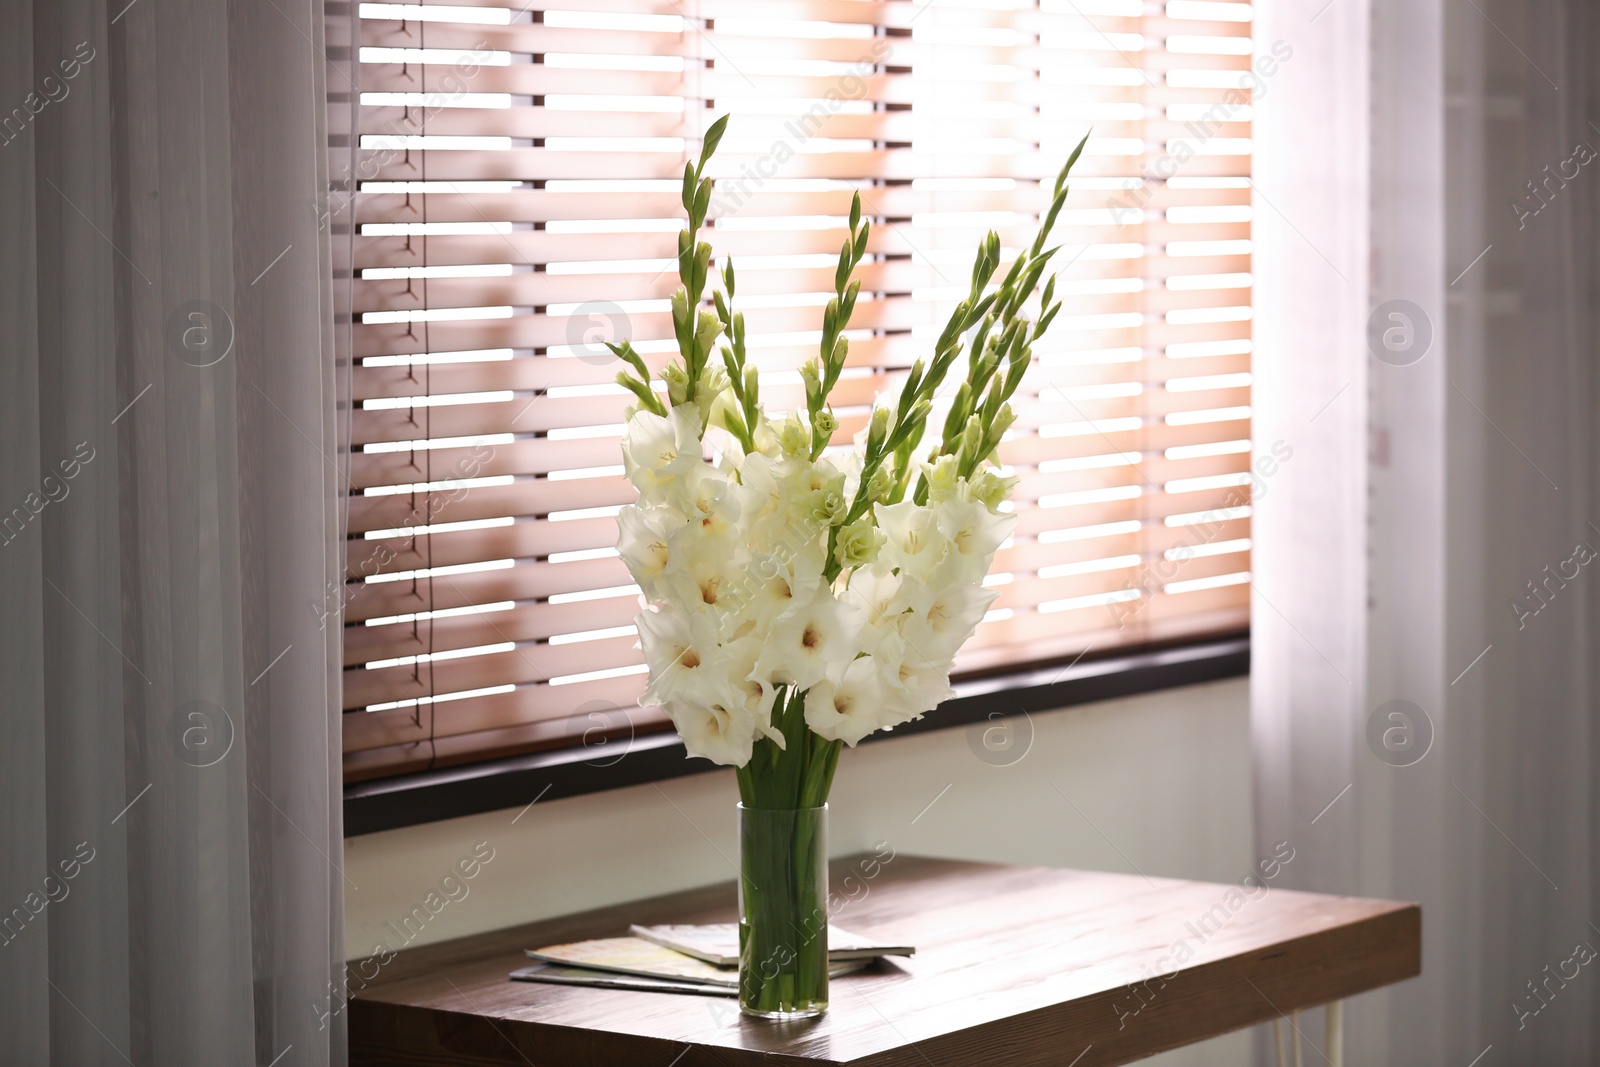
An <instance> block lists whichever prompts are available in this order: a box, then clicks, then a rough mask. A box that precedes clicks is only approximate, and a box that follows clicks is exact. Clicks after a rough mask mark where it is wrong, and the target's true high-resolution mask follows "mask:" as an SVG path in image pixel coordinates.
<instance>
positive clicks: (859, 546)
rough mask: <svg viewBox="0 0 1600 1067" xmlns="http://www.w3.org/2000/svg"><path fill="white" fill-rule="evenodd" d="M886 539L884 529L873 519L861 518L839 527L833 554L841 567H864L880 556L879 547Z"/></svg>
mask: <svg viewBox="0 0 1600 1067" xmlns="http://www.w3.org/2000/svg"><path fill="white" fill-rule="evenodd" d="M885 540H887V539H886V538H885V537H884V534H883V531H882V530H879V529H878V528H877V527H876V526H874V525H873V524H872V520H871V519H861V520H859V521H857V522H852V523H851V524H850V525H849V526H841V527H840V528H839V533H838V536H837V537H836V538H835V540H834V546H833V555H834V558H835V559H836V560H838V561H839V565H840V566H841V567H864V566H866V565H867V564H869V563H871V562H872V561H873V560H875V559H877V558H878V549H880V548H882V547H883V543H884V541H885Z"/></svg>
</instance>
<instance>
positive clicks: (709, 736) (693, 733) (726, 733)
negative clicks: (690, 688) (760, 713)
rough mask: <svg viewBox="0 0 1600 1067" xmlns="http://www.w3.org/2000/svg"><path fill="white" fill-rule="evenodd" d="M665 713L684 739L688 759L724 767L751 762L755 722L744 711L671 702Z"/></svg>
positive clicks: (718, 705)
mask: <svg viewBox="0 0 1600 1067" xmlns="http://www.w3.org/2000/svg"><path fill="white" fill-rule="evenodd" d="M663 710H664V711H665V712H666V713H667V718H669V719H671V720H672V725H673V726H675V727H677V729H678V733H679V734H680V735H681V736H682V737H683V747H684V749H685V750H687V751H688V753H689V755H691V756H703V757H705V758H706V759H708V760H710V761H711V762H712V763H719V764H721V765H722V766H724V767H743V766H744V765H745V764H746V763H749V762H750V750H751V746H752V745H754V743H755V720H754V719H752V718H751V717H750V716H749V715H748V714H747V713H745V712H744V711H743V710H742V709H740V710H734V709H730V708H728V707H725V706H723V705H721V704H709V705H708V704H686V703H680V702H678V701H671V702H669V703H668V704H666V705H665V706H664V708H663Z"/></svg>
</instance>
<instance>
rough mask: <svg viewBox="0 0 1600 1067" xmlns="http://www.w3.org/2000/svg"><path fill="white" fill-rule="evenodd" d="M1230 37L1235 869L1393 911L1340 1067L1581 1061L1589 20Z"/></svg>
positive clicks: (1598, 596) (1588, 630)
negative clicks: (1251, 242)
mask: <svg viewBox="0 0 1600 1067" xmlns="http://www.w3.org/2000/svg"><path fill="white" fill-rule="evenodd" d="M1258 11H1260V12H1261V16H1262V17H1261V18H1260V20H1259V22H1258V25H1257V33H1258V36H1259V37H1260V38H1261V39H1262V40H1264V41H1270V40H1273V39H1277V38H1282V39H1285V40H1287V41H1289V42H1290V43H1291V44H1292V45H1293V47H1294V48H1295V56H1294V59H1293V60H1292V61H1291V62H1289V63H1286V64H1285V65H1284V69H1283V72H1282V73H1281V75H1280V76H1279V77H1278V79H1277V80H1276V81H1275V82H1274V83H1273V84H1272V86H1271V89H1270V92H1269V93H1267V94H1266V95H1265V96H1264V97H1263V98H1262V99H1261V101H1260V106H1259V110H1258V113H1257V132H1256V136H1257V142H1256V145H1257V147H1256V151H1257V153H1258V155H1257V159H1258V161H1259V165H1258V171H1257V177H1256V179H1255V180H1256V184H1257V192H1258V195H1257V198H1256V215H1255V226H1256V232H1257V236H1258V246H1257V250H1256V277H1257V286H1258V290H1257V307H1258V322H1257V353H1256V376H1257V378H1256V389H1257V402H1258V408H1257V412H1258V414H1257V433H1258V437H1259V439H1260V441H1261V442H1262V445H1263V447H1265V446H1266V445H1268V444H1270V443H1271V442H1272V441H1274V440H1275V439H1278V438H1282V439H1284V440H1286V441H1288V442H1290V443H1291V444H1292V445H1293V446H1294V448H1295V456H1294V460H1293V462H1291V463H1288V464H1285V465H1284V468H1283V473H1282V475H1281V477H1280V479H1279V480H1278V482H1277V484H1274V486H1273V487H1272V492H1271V493H1269V494H1267V495H1266V496H1265V497H1264V498H1263V499H1262V500H1261V501H1260V502H1259V504H1258V510H1257V514H1256V517H1255V523H1256V536H1257V545H1256V564H1255V568H1256V569H1255V575H1254V584H1255V587H1256V597H1255V600H1254V602H1253V609H1254V610H1253V616H1252V619H1253V622H1252V626H1253V641H1254V657H1253V678H1252V721H1253V732H1254V738H1255V749H1256V751H1255V758H1256V766H1257V775H1256V798H1257V834H1258V843H1259V844H1260V845H1261V847H1263V848H1268V847H1270V845H1271V843H1272V842H1275V841H1279V840H1283V839H1285V838H1287V839H1289V840H1292V841H1294V842H1295V844H1296V847H1297V850H1298V858H1297V860H1296V862H1295V864H1294V866H1293V868H1292V869H1291V870H1290V871H1288V872H1287V874H1288V877H1289V878H1290V880H1291V884H1292V885H1294V886H1295V887H1296V888H1304V889H1314V890H1319V891H1324V892H1344V893H1358V894H1363V895H1371V896H1384V897H1394V898H1401V899H1411V900H1417V901H1420V902H1421V903H1422V905H1423V941H1424V959H1423V975H1422V977H1421V978H1420V979H1417V980H1413V981H1411V982H1408V983H1405V984H1403V985H1400V986H1398V987H1395V988H1393V989H1391V990H1388V991H1385V992H1382V993H1375V994H1369V995H1366V996H1363V997H1360V998H1357V999H1356V1000H1355V1001H1354V1002H1353V1003H1352V1005H1351V1008H1350V1012H1349V1015H1348V1021H1347V1040H1348V1042H1349V1045H1348V1048H1349V1053H1348V1055H1349V1059H1348V1062H1351V1063H1373V1064H1400V1063H1404V1064H1419V1065H1422V1064H1441V1065H1455V1067H1465V1065H1466V1064H1468V1063H1472V1062H1481V1063H1482V1064H1483V1065H1485V1067H1488V1065H1491V1064H1494V1065H1498V1064H1530V1065H1541V1067H1542V1065H1555V1064H1587V1063H1593V1062H1596V1058H1597V1056H1600V972H1596V970H1595V966H1596V965H1595V964H1594V963H1589V962H1587V960H1588V958H1589V956H1590V953H1591V952H1592V951H1593V950H1595V949H1600V928H1597V927H1596V926H1595V925H1592V924H1593V923H1595V922H1600V912H1597V910H1596V908H1595V903H1596V889H1597V886H1600V839H1597V833H1596V829H1597V826H1600V805H1597V800H1596V792H1595V786H1594V781H1595V771H1596V769H1597V766H1600V728H1597V727H1600V723H1597V719H1596V711H1595V696H1596V682H1597V677H1596V673H1597V664H1600V629H1597V628H1600V622H1597V616H1596V608H1597V607H1600V581H1597V578H1600V570H1597V569H1596V566H1595V564H1596V563H1597V562H1600V559H1596V557H1595V555H1594V553H1595V552H1596V550H1600V506H1597V500H1596V496H1597V494H1600V451H1597V445H1600V441H1597V438H1596V418H1595V411H1596V401H1597V400H1600V392H1597V387H1600V383H1597V380H1596V379H1597V375H1596V371H1597V368H1600V362H1597V360H1596V355H1595V337H1594V333H1593V330H1594V322H1593V318H1592V313H1591V308H1592V307H1594V306H1595V300H1596V298H1597V296H1600V292H1597V284H1596V283H1597V277H1596V273H1597V272H1596V265H1595V258H1594V257H1595V253H1594V248H1595V241H1596V237H1597V233H1596V230H1595V207H1596V204H1597V200H1600V159H1597V158H1596V156H1595V152H1596V149H1600V93H1597V85H1600V82H1597V78H1596V71H1595V66H1596V64H1595V61H1594V59H1593V58H1592V57H1593V56H1594V53H1595V48H1596V45H1597V44H1600V12H1595V11H1593V10H1592V9H1591V5H1590V4H1589V3H1587V2H1586V0H1539V2H1529V3H1522V2H1514V0H1394V2H1384V3H1371V2H1369V3H1363V2H1361V0H1333V3H1331V4H1327V5H1326V6H1323V5H1321V4H1313V5H1310V6H1309V7H1307V6H1302V5H1289V4H1269V5H1260V6H1259V7H1258ZM1529 183H1532V184H1531V185H1530V184H1529ZM1591 561H1592V562H1591ZM1397 701H1400V702H1404V703H1394V702H1397ZM1597 962H1600V961H1597ZM1320 1029H1321V1028H1320V1026H1318V1025H1312V1026H1308V1027H1306V1028H1305V1030H1306V1034H1307V1036H1308V1037H1310V1038H1311V1039H1313V1040H1316V1041H1319V1042H1320ZM1307 1056H1308V1057H1310V1059H1311V1061H1312V1062H1315V1061H1316V1055H1315V1054H1314V1053H1312V1052H1310V1051H1309V1049H1308V1051H1307ZM1479 1056H1482V1057H1483V1059H1482V1060H1481V1061H1478V1060H1477V1059H1476V1058H1477V1057H1479Z"/></svg>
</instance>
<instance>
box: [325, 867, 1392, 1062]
mask: <svg viewBox="0 0 1600 1067" xmlns="http://www.w3.org/2000/svg"><path fill="white" fill-rule="evenodd" d="M884 855H885V856H887V857H888V858H887V861H884V860H883V859H878V860H876V861H875V860H874V857H872V856H870V855H865V856H857V857H847V858H845V859H841V860H836V861H835V862H834V864H833V868H832V888H833V891H834V892H835V893H836V894H837V902H838V905H839V906H838V910H837V911H836V912H835V913H834V914H833V916H832V921H833V922H835V923H837V924H838V925H840V926H842V927H845V928H846V929H848V930H850V931H852V932H854V933H859V934H863V935H867V936H872V937H879V938H885V939H888V940H891V941H895V942H908V943H911V944H914V945H916V946H917V952H916V955H915V956H913V957H911V958H909V959H885V960H880V961H878V962H877V963H875V964H873V966H872V967H870V968H869V969H867V970H865V971H862V972H859V973H857V974H853V975H849V976H846V977H843V978H836V979H834V981H833V982H832V983H831V989H830V992H831V1001H832V1006H831V1008H830V1010H829V1011H828V1013H827V1014H826V1015H825V1016H823V1017H822V1018H821V1019H816V1020H807V1021H804V1022H795V1023H769V1022H763V1021H758V1020H754V1019H748V1018H745V1017H743V1016H741V1015H740V1014H739V1012H738V1010H737V1004H736V1001H734V1000H732V999H728V998H715V997H697V996H684V995H675V994H668V993H644V992H632V991H623V990H611V989H594V988H588V987H578V986H560V985H546V984H539V983H532V982H514V981H511V980H509V979H508V978H507V975H509V973H510V972H511V971H513V970H515V969H517V968H519V967H522V966H525V965H526V964H527V963H528V962H529V961H527V960H526V959H525V958H524V957H523V954H522V950H523V949H525V948H536V947H539V946H541V945H548V944H554V943H559V942H564V941H573V940H580V939H585V938H592V937H609V936H619V935H622V934H625V933H626V932H627V928H628V925H629V923H669V922H678V923H684V922H730V921H732V920H733V919H734V918H735V894H734V886H733V883H732V882H731V881H729V882H726V883H723V884H720V885H715V886H709V887H706V888H703V889H695V890H690V891H687V892H682V893H674V894H671V895H668V896H662V897H656V898H653V899H650V900H643V901H637V902H634V903H630V904H625V905H617V906H613V907H607V908H601V909H598V910H595V911H589V912H583V913H581V914H576V915H569V916H564V917H562V918H558V919H551V920H547V921H543V922H537V923H531V924H528V925H525V926H518V927H512V928H510V929H505V930H497V931H494V932H491V933H486V934H479V935H475V936H473V937H467V938H462V939H460V940H456V941H450V942H445V943H442V944H437V945H430V946H426V947H422V948H417V949H413V950H409V951H405V952H400V953H398V954H396V955H395V956H394V958H393V959H391V960H390V961H389V962H387V963H386V964H384V965H383V966H382V967H381V969H380V970H379V973H378V974H377V976H376V978H374V979H372V980H371V981H369V982H366V983H365V984H364V987H362V986H363V983H362V982H361V981H359V980H352V983H351V989H352V994H351V997H350V1000H349V1004H348V1009H347V1010H348V1012H349V1026H350V1051H351V1064H352V1065H353V1067H379V1065H381V1067H424V1065H426V1067H446V1065H448V1067H490V1065H493V1067H516V1065H532V1067H613V1065H619V1067H712V1065H715V1067H738V1065H744V1064H767V1065H778V1064H783V1065H792V1067H810V1065H822V1064H841V1065H842V1064H849V1065H852V1067H900V1065H905V1067H963V1065H968V1064H986V1065H987V1064H995V1065H1002V1064H1003V1065H1007V1067H1010V1065H1018V1067H1034V1065H1038V1067H1044V1065H1047V1064H1048V1065H1053V1067H1067V1065H1068V1064H1072V1065H1073V1067H1104V1065H1108V1064H1119V1063H1128V1062H1130V1061H1133V1060H1136V1059H1141V1058H1143V1057H1145V1056H1150V1055H1153V1054H1155V1053H1157V1052H1161V1051H1163V1050H1166V1049H1170V1048H1175V1047H1177V1046H1180V1045H1186V1044H1190V1043H1192V1042H1195V1041H1200V1040H1203V1039H1205V1038H1208V1037H1212V1036H1215V1035H1217V1034H1221V1033H1226V1032H1228V1031H1230V1030H1235V1029H1238V1028H1240V1027H1244V1026H1250V1025H1252V1024H1256V1023H1260V1022H1264V1021H1267V1020H1270V1019H1273V1018H1276V1017H1278V1016H1279V1014H1280V1013H1287V1012H1290V1011H1292V1010H1294V1009H1297V1008H1307V1007H1312V1006H1315V1005H1318V1004H1323V1003H1326V1002H1328V1001H1331V1000H1336V999H1339V998H1343V997H1348V996H1351V995H1353V994H1356V993H1360V992H1364V991H1366V990H1370V989H1375V988H1377V987H1379V986H1383V985H1386V984H1388V983H1391V982H1397V981H1401V980H1403V979H1405V978H1410V977H1413V976H1415V975H1417V974H1419V973H1420V971H1421V959H1422V914H1421V909H1420V908H1418V907H1417V906H1416V905H1414V904H1406V903H1397V902H1394V901H1386V900H1367V899H1360V898H1355V897H1338V896H1325V895H1322V894H1316V893H1300V892H1293V891H1290V890H1286V889H1275V888H1271V882H1270V881H1264V880H1262V881H1257V882H1253V883H1251V884H1249V885H1242V884H1237V883H1235V884H1214V883H1207V882H1188V881H1179V880H1175V879H1168V878H1145V877H1142V876H1140V875H1136V874H1135V875H1126V874H1108V873H1104V872H1095V871H1076V870H1056V869H1050V868H1041V867H1010V866H1002V865H998V864H985V863H967V862H960V861H954V860H939V859H927V858H922V857H915V856H907V855H899V856H894V855H892V853H884ZM530 891H531V887H530ZM366 973H368V974H370V973H371V969H370V966H369V969H368V971H367V972H366ZM1075 1057H1076V1058H1075Z"/></svg>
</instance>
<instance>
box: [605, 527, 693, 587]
mask: <svg viewBox="0 0 1600 1067" xmlns="http://www.w3.org/2000/svg"><path fill="white" fill-rule="evenodd" d="M682 525H683V516H682V515H679V514H678V512H677V511H675V510H674V509H672V508H666V507H660V508H650V509H649V510H646V509H644V508H640V507H636V506H635V505H632V504H629V505H627V506H625V507H624V508H623V509H622V510H621V511H619V512H617V555H619V556H621V557H622V561H623V562H624V563H626V564H627V565H628V571H629V573H631V574H632V575H633V579H634V581H636V582H638V583H639V588H640V589H641V590H643V591H644V595H645V596H646V597H648V598H649V599H651V600H659V599H660V582H659V579H660V578H661V576H662V574H664V573H665V572H666V570H667V568H668V567H669V566H671V564H672V562H673V556H674V552H673V548H672V542H673V536H672V535H673V533H674V532H675V531H676V530H677V529H678V528H679V527H681V526H682ZM680 544H681V542H680Z"/></svg>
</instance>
